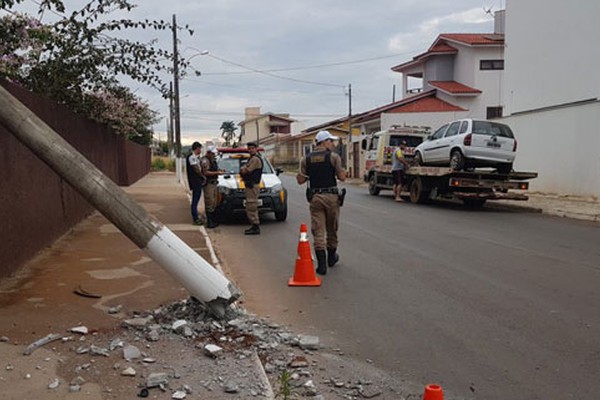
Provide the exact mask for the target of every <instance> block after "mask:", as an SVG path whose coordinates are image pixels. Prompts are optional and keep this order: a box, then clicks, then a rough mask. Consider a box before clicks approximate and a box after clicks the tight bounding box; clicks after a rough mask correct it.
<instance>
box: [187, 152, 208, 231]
mask: <svg viewBox="0 0 600 400" xmlns="http://www.w3.org/2000/svg"><path fill="white" fill-rule="evenodd" d="M201 152H202V145H201V144H200V142H194V143H192V153H191V154H189V155H188V156H187V157H186V158H185V170H186V172H187V178H188V184H189V186H190V190H191V191H192V206H191V208H192V221H193V223H194V225H202V220H200V217H199V216H198V203H199V202H200V197H201V196H202V187H203V186H204V184H205V183H206V178H205V177H204V175H203V174H202V168H201V167H200V153H201Z"/></svg>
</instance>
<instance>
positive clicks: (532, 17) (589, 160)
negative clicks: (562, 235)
mask: <svg viewBox="0 0 600 400" xmlns="http://www.w3.org/2000/svg"><path fill="white" fill-rule="evenodd" d="M599 15H600V2H593V1H592V2H582V3H581V4H577V5H574V4H572V3H568V2H565V3H563V2H553V3H552V5H551V6H549V5H548V3H547V2H545V1H542V0H529V1H526V2H522V1H515V0H509V1H507V4H506V49H505V61H506V71H505V77H504V84H503V91H502V92H503V102H502V105H503V106H504V112H503V114H504V116H505V118H503V121H502V122H506V123H508V124H509V125H510V126H511V128H512V129H513V131H514V132H515V135H516V137H517V140H518V143H519V144H518V150H517V151H518V154H517V159H516V161H515V168H517V169H521V170H533V171H537V172H538V173H539V177H538V178H537V179H535V180H533V181H532V182H531V188H532V189H534V190H540V191H545V192H553V193H559V194H576V195H591V196H596V197H598V196H600V69H598V65H599V64H600V52H599V51H598V50H597V42H598V39H599V38H600V25H599V24H598V22H597V19H598V16H599ZM532 23H533V26H532Z"/></svg>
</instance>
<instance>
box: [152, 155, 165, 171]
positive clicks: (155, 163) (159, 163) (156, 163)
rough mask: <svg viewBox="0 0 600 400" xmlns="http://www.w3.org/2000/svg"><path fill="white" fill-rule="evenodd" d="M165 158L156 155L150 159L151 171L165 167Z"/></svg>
mask: <svg viewBox="0 0 600 400" xmlns="http://www.w3.org/2000/svg"><path fill="white" fill-rule="evenodd" d="M166 167H167V166H166V164H165V160H163V159H162V158H161V157H156V158H154V159H153V160H152V171H162V170H164V169H166Z"/></svg>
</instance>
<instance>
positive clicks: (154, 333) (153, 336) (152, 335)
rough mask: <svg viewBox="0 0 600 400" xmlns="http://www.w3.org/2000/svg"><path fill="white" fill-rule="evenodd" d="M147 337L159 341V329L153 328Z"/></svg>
mask: <svg viewBox="0 0 600 400" xmlns="http://www.w3.org/2000/svg"><path fill="white" fill-rule="evenodd" d="M146 337H147V339H148V340H149V341H151V342H158V341H159V340H160V334H159V333H158V331H157V330H152V331H150V332H148V335H147V336H146Z"/></svg>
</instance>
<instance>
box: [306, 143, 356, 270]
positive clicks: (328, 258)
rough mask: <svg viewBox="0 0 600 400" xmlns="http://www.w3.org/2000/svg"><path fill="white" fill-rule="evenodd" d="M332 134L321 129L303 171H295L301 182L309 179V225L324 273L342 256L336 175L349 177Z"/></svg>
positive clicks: (344, 178) (319, 268) (341, 178)
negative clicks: (340, 251) (339, 243)
mask: <svg viewBox="0 0 600 400" xmlns="http://www.w3.org/2000/svg"><path fill="white" fill-rule="evenodd" d="M337 139H338V137H337V136H333V135H332V134H331V133H329V132H328V131H320V132H319V133H317V136H316V138H315V140H316V142H317V146H316V147H315V149H314V151H313V152H312V153H310V154H308V155H307V156H306V157H303V158H302V160H301V161H300V172H298V175H296V181H297V182H298V184H300V185H301V184H303V183H305V182H308V185H309V186H308V189H307V197H308V199H309V202H310V207H309V208H310V227H311V231H312V234H313V240H314V248H315V253H316V255H317V262H318V267H317V273H318V274H320V275H325V274H326V273H327V266H329V267H333V266H334V265H335V263H336V262H338V260H339V255H338V254H337V247H338V238H337V230H338V219H339V215H340V204H339V198H338V187H337V181H336V178H337V179H339V180H340V181H342V182H343V181H345V180H346V171H345V170H344V169H343V168H342V159H341V157H340V156H339V154H337V153H335V152H333V151H332V150H333V148H334V141H335V140H337Z"/></svg>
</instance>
